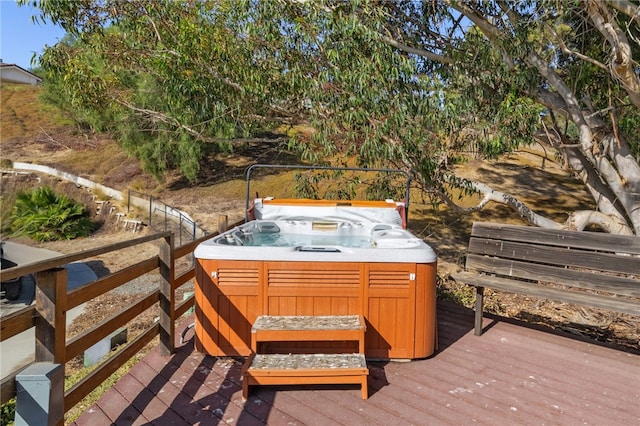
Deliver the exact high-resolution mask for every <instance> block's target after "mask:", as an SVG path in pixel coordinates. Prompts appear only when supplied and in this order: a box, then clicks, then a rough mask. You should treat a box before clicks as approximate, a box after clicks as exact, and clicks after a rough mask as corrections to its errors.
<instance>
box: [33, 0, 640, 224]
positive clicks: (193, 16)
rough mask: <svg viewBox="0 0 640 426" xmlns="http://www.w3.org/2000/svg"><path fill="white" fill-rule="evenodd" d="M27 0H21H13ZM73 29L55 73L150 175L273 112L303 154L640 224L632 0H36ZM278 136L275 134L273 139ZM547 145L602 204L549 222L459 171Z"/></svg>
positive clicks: (234, 139) (193, 166)
mask: <svg viewBox="0 0 640 426" xmlns="http://www.w3.org/2000/svg"><path fill="white" fill-rule="evenodd" d="M23 1H26V0H23ZM38 6H39V7H40V9H41V11H42V16H43V17H48V18H50V19H52V20H53V22H56V23H58V24H60V25H62V26H63V27H64V28H65V29H66V30H67V31H68V33H69V38H68V39H67V40H65V41H63V42H61V43H59V44H57V45H56V46H53V47H51V48H49V49H47V50H46V52H45V54H44V56H43V58H41V63H42V64H43V67H44V69H45V70H46V71H47V82H48V83H47V84H48V87H49V88H50V89H51V90H52V91H54V92H55V93H56V94H57V97H58V99H61V100H64V101H65V102H67V101H68V102H69V105H70V107H71V108H72V109H73V111H74V113H75V114H76V117H77V118H78V119H79V120H80V121H82V122H83V123H85V124H87V125H89V126H91V127H92V128H104V129H108V130H110V131H112V132H114V133H115V134H116V136H117V137H118V139H119V140H120V141H121V143H122V144H123V145H124V146H125V147H126V148H127V149H128V150H129V151H130V152H131V153H133V154H134V155H136V156H137V157H139V158H141V159H142V160H143V161H144V163H145V164H146V167H147V169H148V170H151V171H152V172H154V173H155V174H156V175H159V176H160V175H162V173H163V172H165V171H166V170H169V169H172V168H179V169H180V170H182V172H183V173H184V174H185V175H186V176H187V177H189V178H190V179H196V178H197V173H198V169H199V167H200V159H201V158H202V156H203V155H205V154H206V153H207V152H210V151H211V150H228V149H232V148H233V146H234V145H235V144H239V143H244V142H246V141H255V140H265V138H264V135H265V134H268V133H269V132H272V131H273V130H274V129H276V128H278V126H281V125H282V124H286V125H295V124H300V123H305V124H310V125H311V126H312V127H313V128H314V129H315V133H314V134H313V137H312V138H311V139H310V140H309V139H304V138H297V137H293V138H291V139H290V140H289V141H288V147H289V148H291V149H296V150H298V152H300V154H301V155H302V159H303V160H306V161H308V162H312V163H316V164H320V163H345V162H347V159H352V158H355V162H356V163H357V164H355V165H357V166H369V167H372V166H373V167H397V168H401V169H402V170H406V171H408V172H409V173H410V174H411V175H412V177H413V178H414V180H415V182H417V183H418V185H420V187H421V188H422V189H423V190H424V191H425V193H426V194H428V195H429V196H430V197H432V198H433V199H434V200H437V201H444V202H447V203H450V204H451V205H454V200H453V199H452V198H451V195H450V194H451V188H452V187H461V188H462V189H465V190H467V191H480V192H483V193H485V199H484V200H483V202H482V203H480V205H479V206H478V207H477V208H481V207H482V205H484V204H486V202H489V201H498V202H503V203H507V204H509V205H511V206H512V207H513V208H514V209H516V210H518V212H519V213H520V214H521V215H522V216H523V217H524V218H525V219H526V220H528V221H530V222H531V223H534V224H537V225H541V226H549V227H557V226H567V227H573V228H578V229H582V228H584V226H586V224H588V223H597V224H598V225H600V226H602V227H603V228H605V229H607V230H609V231H611V232H624V233H636V234H640V195H639V194H640V166H639V165H638V157H639V156H640V143H639V141H638V137H637V135H638V134H640V75H639V72H638V70H639V67H638V60H639V58H640V42H639V40H640V30H639V25H638V24H639V22H640V18H639V17H638V15H637V8H638V2H637V1H636V0H611V1H609V0H587V1H583V2H563V1H557V0H527V1H497V0H496V1H484V0H482V1H481V0H472V1H465V2H459V1H454V0H439V1H415V0H397V1H393V2H390V1H376V0H353V1H350V2H343V1H333V0H324V1H310V0H280V1H266V2H258V1H254V0H190V1H186V2H175V1H169V0H164V1H137V2H122V1H118V0H104V1H101V2H68V1H65V0H42V1H39V2H38ZM274 141H275V142H276V143H278V142H282V139H278V138H276V139H275V140H274V139H269V142H274ZM536 141H538V142H540V143H544V144H546V145H549V146H552V147H553V148H555V149H556V150H557V152H558V155H560V156H561V157H562V158H563V160H564V161H565V162H566V164H567V165H568V167H570V168H571V169H572V170H573V171H574V172H575V173H576V175H577V176H578V177H579V178H580V179H582V180H583V181H584V183H585V185H586V187H587V189H588V190H589V191H590V192H591V193H592V195H593V197H594V200H595V202H596V204H597V212H589V213H588V214H577V213H578V212H576V214H575V215H572V217H571V218H570V220H569V221H568V222H567V223H566V224H564V225H560V224H556V223H553V222H552V221H550V220H548V219H545V218H544V217H541V216H539V215H536V214H535V213H534V212H531V211H529V210H528V209H526V208H525V207H523V206H522V205H521V203H518V202H517V200H513V199H512V198H510V197H508V194H497V193H496V192H495V191H492V190H491V189H490V188H486V187H484V186H483V185H481V184H478V183H476V182H469V181H465V180H464V179H459V178H458V177H456V176H455V174H454V173H453V171H452V166H454V165H455V164H456V163H458V162H459V161H460V159H461V158H460V155H459V152H460V151H461V150H464V149H465V148H466V147H468V146H471V145H473V146H478V147H479V148H480V149H481V150H482V151H483V153H484V154H485V155H487V156H490V157H494V156H498V155H500V154H503V153H506V152H509V151H512V150H514V149H517V148H518V147H519V146H522V145H523V144H532V143H534V142H536Z"/></svg>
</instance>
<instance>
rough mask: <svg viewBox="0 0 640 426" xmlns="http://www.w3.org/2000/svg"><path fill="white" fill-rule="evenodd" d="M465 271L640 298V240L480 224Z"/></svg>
mask: <svg viewBox="0 0 640 426" xmlns="http://www.w3.org/2000/svg"><path fill="white" fill-rule="evenodd" d="M466 269H467V270H469V271H476V272H480V273H485V274H491V275H496V276H501V277H508V278H516V279H521V280H528V281H534V282H536V281H540V282H549V283H556V284H562V285H567V286H571V287H578V288H587V289H592V290H601V291H607V292H611V293H615V294H620V295H627V296H632V297H640V237H636V236H623V235H612V234H606V233H599V232H586V231H582V232H578V231H564V230H555V229H544V228H537V227H532V226H516V225H505V224H496V223H484V222H476V223H474V224H473V228H472V231H471V239H470V241H469V248H468V252H467V262H466Z"/></svg>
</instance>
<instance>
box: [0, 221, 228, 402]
mask: <svg viewBox="0 0 640 426" xmlns="http://www.w3.org/2000/svg"><path fill="white" fill-rule="evenodd" d="M219 223H220V224H221V225H220V228H221V231H222V230H225V229H226V228H227V226H226V219H223V220H221V221H220V222H219ZM236 225H237V223H236V224H233V225H232V226H236ZM218 233H219V232H215V233H212V234H210V235H206V236H204V237H202V238H200V239H197V240H194V241H192V242H189V243H187V244H185V245H182V246H180V247H177V248H176V247H174V235H173V233H171V232H161V233H157V234H153V235H148V236H144V237H140V238H136V239H132V240H129V241H124V242H119V243H115V244H111V245H107V246H103V247H99V248H96V249H92V250H86V251H82V252H78V253H74V254H69V255H62V256H58V257H55V258H51V259H47V260H44V261H40V262H36V263H31V264H28V265H24V266H18V267H15V268H11V269H8V270H5V271H4V272H2V273H1V275H0V279H1V280H2V281H7V280H10V279H12V278H17V277H21V276H24V275H28V274H34V275H35V281H36V303H35V305H32V306H29V307H26V308H24V309H22V310H20V311H18V312H15V313H12V314H10V315H7V316H5V317H3V318H2V319H1V320H0V326H1V330H0V341H5V340H7V339H9V338H10V337H13V336H15V335H17V334H19V333H21V332H23V331H26V330H28V329H30V328H31V327H35V362H50V363H53V364H61V365H62V366H63V368H64V364H65V363H66V362H68V361H69V360H71V359H73V358H74V357H76V356H78V355H82V354H83V353H84V351H85V350H86V349H88V348H90V347H91V346H93V345H94V344H96V343H97V342H99V341H101V340H102V339H104V338H106V337H107V336H109V335H110V334H111V333H113V332H114V331H116V330H118V329H119V328H120V327H122V326H124V325H125V324H127V323H128V322H129V321H131V320H132V319H134V318H135V317H137V316H138V315H140V314H141V313H143V312H144V311H146V310H147V309H149V308H151V307H152V306H154V305H156V304H157V303H159V308H160V319H159V320H158V321H156V322H155V323H154V324H153V325H151V326H150V327H148V328H147V329H146V330H144V331H143V332H142V333H140V334H139V335H138V336H136V337H135V338H134V339H133V340H132V341H130V342H128V343H127V344H126V345H125V346H124V347H122V348H120V349H119V351H118V352H117V354H115V355H114V356H111V357H110V358H108V359H107V360H106V361H104V362H103V363H102V364H100V366H99V367H98V368H96V369H95V370H93V371H92V372H91V373H89V374H88V375H87V376H86V377H84V378H83V379H82V380H81V381H80V382H78V383H76V384H75V385H74V386H73V387H71V388H70V389H68V390H67V391H66V392H64V412H65V413H66V412H67V411H69V410H70V409H71V408H72V407H73V406H74V405H76V404H77V403H78V402H80V401H81V400H82V399H83V398H84V397H85V396H87V395H88V394H89V393H90V392H91V391H92V390H93V389H95V388H96V387H98V386H99V385H100V384H101V383H102V382H103V381H104V380H106V379H107V378H108V377H109V376H110V375H111V374H113V373H114V372H115V371H116V370H117V369H118V368H120V367H121V366H122V365H123V364H124V363H125V362H126V361H128V360H129V359H130V358H131V357H133V356H134V355H135V354H136V353H138V352H140V350H142V348H144V347H145V346H146V345H147V344H148V343H149V342H151V340H153V339H154V338H155V337H156V336H158V335H159V336H160V339H159V340H160V343H159V345H160V351H161V353H162V354H164V355H169V354H171V353H173V352H174V349H175V337H176V332H175V325H176V324H175V322H176V320H177V319H178V318H180V317H181V316H182V315H183V314H184V313H186V312H187V311H188V310H189V309H190V308H191V307H193V306H194V300H195V298H194V296H193V295H192V296H191V297H189V298H187V299H186V300H184V301H182V302H181V303H180V304H177V303H176V297H175V295H176V290H177V289H179V288H180V287H181V286H183V285H184V284H186V283H187V282H189V281H190V280H192V279H193V278H194V276H195V270H194V266H193V263H191V266H190V267H189V268H187V270H186V271H185V272H182V273H180V275H177V276H176V260H177V259H180V258H182V257H185V256H187V255H189V254H191V253H193V251H194V249H195V248H196V246H197V245H198V244H200V243H201V242H203V241H205V240H207V239H210V238H212V237H214V236H216V235H218ZM151 241H158V243H159V248H158V255H155V256H151V257H149V258H148V259H145V260H143V261H140V262H138V263H136V264H134V265H131V266H128V267H126V268H124V269H122V270H119V271H116V272H114V273H111V274H110V275H107V276H105V277H102V278H99V279H97V280H96V281H93V282H91V283H88V284H86V285H83V286H82V287H80V288H78V289H75V290H73V291H70V292H67V271H66V269H65V268H63V267H62V266H63V265H66V264H68V263H70V262H75V261H78V260H83V259H87V258H92V257H96V256H100V255H103V254H106V253H111V252H116V251H120V250H123V249H125V248H130V247H135V246H138V245H141V244H144V243H148V242H151ZM156 270H157V271H159V273H160V276H161V281H160V285H159V288H158V289H155V290H153V291H150V292H149V293H147V294H146V295H144V296H143V297H141V298H140V299H139V300H138V301H137V302H135V304H134V305H132V306H128V307H127V308H126V309H123V310H122V311H120V312H118V313H117V314H115V315H113V316H111V317H110V318H107V319H106V320H104V321H102V322H101V323H99V324H96V325H95V326H94V327H92V328H91V329H90V330H86V331H84V332H82V333H81V334H79V335H77V336H75V337H73V338H71V339H69V340H67V339H66V326H67V324H66V322H67V321H66V313H67V312H68V311H69V310H70V309H73V308H74V307H77V306H80V305H82V304H83V303H86V302H88V301H90V300H92V299H94V298H96V297H98V296H100V295H102V294H104V293H106V292H108V291H110V290H113V289H116V288H118V287H120V286H122V285H124V284H126V283H128V282H130V281H131V280H133V279H135V278H138V277H141V276H143V275H145V274H147V273H149V272H152V271H156ZM28 365H30V364H28ZM28 365H25V366H23V367H21V368H20V369H18V370H17V371H15V372H14V373H12V374H10V375H9V376H7V377H5V378H3V379H2V382H1V384H0V386H1V389H0V390H1V395H0V396H1V403H3V404H4V403H5V402H7V401H8V400H10V399H11V398H13V397H14V396H15V395H16V380H15V378H16V376H17V375H18V374H19V373H20V372H21V371H23V370H24V369H25V368H26V367H28ZM60 392H63V389H60Z"/></svg>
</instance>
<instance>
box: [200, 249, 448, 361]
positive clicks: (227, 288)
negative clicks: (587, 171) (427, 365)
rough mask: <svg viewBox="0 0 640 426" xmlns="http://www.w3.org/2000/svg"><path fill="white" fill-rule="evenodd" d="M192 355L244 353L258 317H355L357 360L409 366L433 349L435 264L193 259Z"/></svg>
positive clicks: (246, 351)
mask: <svg viewBox="0 0 640 426" xmlns="http://www.w3.org/2000/svg"><path fill="white" fill-rule="evenodd" d="M196 260H197V264H196V287H195V296H196V348H197V349H198V350H199V351H201V352H204V353H207V354H210V355H214V356H248V355H250V354H251V326H252V324H253V323H254V322H255V320H256V318H257V317H258V316H260V315H280V316H288V315H362V316H363V317H364V318H365V320H366V323H367V324H366V327H367V328H366V335H365V355H366V356H367V358H370V359H415V358H425V357H428V356H430V355H431V354H433V352H434V351H435V348H436V338H437V336H436V294H435V293H436V263H435V262H433V263H427V264H420V263H418V264H416V263H375V262H295V261H240V260H218V259H196Z"/></svg>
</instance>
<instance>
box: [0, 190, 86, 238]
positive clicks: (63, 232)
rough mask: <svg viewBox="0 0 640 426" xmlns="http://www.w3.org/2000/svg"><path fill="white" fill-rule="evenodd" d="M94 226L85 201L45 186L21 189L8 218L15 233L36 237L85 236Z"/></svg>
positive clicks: (11, 229)
mask: <svg viewBox="0 0 640 426" xmlns="http://www.w3.org/2000/svg"><path fill="white" fill-rule="evenodd" d="M95 227H96V226H95V223H93V222H92V221H91V219H90V218H89V216H88V215H87V213H86V211H85V209H84V206H83V205H82V204H80V203H78V202H76V201H74V200H72V199H71V198H69V197H67V196H65V195H60V194H56V193H55V192H53V190H51V188H49V187H46V186H45V187H40V188H37V189H34V190H31V191H25V192H21V193H19V194H18V195H17V196H16V200H15V202H14V205H13V209H12V211H11V216H10V218H9V230H10V231H11V232H12V233H13V234H14V235H26V236H28V237H31V238H33V239H34V240H36V241H55V240H71V239H73V238H77V237H84V236H87V235H89V234H90V233H91V232H92V231H93V230H94V229H95Z"/></svg>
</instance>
